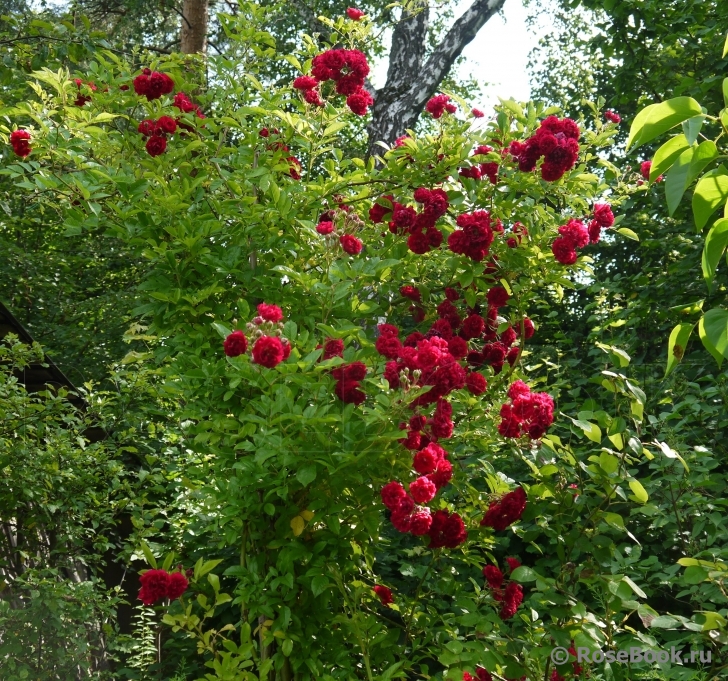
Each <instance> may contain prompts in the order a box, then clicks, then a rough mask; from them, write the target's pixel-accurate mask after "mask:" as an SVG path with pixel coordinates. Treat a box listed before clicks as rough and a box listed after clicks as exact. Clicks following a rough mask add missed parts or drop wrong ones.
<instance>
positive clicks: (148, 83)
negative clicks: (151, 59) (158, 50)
mask: <svg viewBox="0 0 728 681" xmlns="http://www.w3.org/2000/svg"><path fill="white" fill-rule="evenodd" d="M132 84H133V85H134V92H136V93H137V94H138V95H140V96H142V95H144V96H145V97H146V98H147V99H148V100H149V101H152V100H153V99H159V98H160V97H161V96H162V95H168V94H170V93H171V92H172V90H174V81H173V80H172V79H171V78H170V77H169V76H168V75H167V74H166V73H159V72H158V71H152V70H151V69H144V70H143V71H142V72H141V74H140V75H138V76H137V77H136V78H135V79H134V80H133V81H132Z"/></svg>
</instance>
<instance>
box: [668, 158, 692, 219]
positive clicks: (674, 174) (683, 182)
mask: <svg viewBox="0 0 728 681" xmlns="http://www.w3.org/2000/svg"><path fill="white" fill-rule="evenodd" d="M694 153H695V149H693V148H692V147H688V148H687V149H685V151H683V152H682V154H680V156H678V159H677V161H675V164H674V165H673V166H672V168H670V170H669V171H668V173H667V177H666V178H665V198H666V199H667V212H668V213H669V214H670V215H672V214H673V213H674V212H675V211H676V210H677V207H678V206H679V205H680V200H681V199H682V197H683V194H684V193H685V190H686V189H687V188H688V174H689V173H690V164H691V163H692V161H693V154H694Z"/></svg>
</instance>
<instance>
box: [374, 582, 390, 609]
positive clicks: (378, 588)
mask: <svg viewBox="0 0 728 681" xmlns="http://www.w3.org/2000/svg"><path fill="white" fill-rule="evenodd" d="M374 593H375V594H377V596H379V600H380V601H381V602H382V605H384V606H389V604H390V603H394V598H392V591H391V590H390V589H388V588H387V587H386V586H382V585H381V584H375V585H374Z"/></svg>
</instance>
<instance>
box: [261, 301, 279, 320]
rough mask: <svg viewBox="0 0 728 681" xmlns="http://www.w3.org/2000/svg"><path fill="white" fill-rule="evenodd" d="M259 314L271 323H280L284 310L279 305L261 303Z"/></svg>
mask: <svg viewBox="0 0 728 681" xmlns="http://www.w3.org/2000/svg"><path fill="white" fill-rule="evenodd" d="M258 314H259V315H260V316H261V317H263V319H265V320H266V321H269V322H280V321H281V320H282V319H283V310H281V308H280V307H278V305H269V304H268V303H261V304H260V305H258Z"/></svg>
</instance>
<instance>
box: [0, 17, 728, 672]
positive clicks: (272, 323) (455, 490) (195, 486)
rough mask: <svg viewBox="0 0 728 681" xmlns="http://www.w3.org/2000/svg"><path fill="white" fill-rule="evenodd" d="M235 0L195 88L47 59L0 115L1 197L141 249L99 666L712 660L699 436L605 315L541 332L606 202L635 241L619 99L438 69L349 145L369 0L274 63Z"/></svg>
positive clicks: (715, 496) (523, 666) (430, 666)
mask: <svg viewBox="0 0 728 681" xmlns="http://www.w3.org/2000/svg"><path fill="white" fill-rule="evenodd" d="M223 26H224V27H225V30H226V32H227V35H228V38H229V39H230V40H231V42H232V44H233V45H234V50H233V54H232V55H231V56H230V57H224V58H223V57H220V58H211V59H210V61H209V64H208V68H209V69H210V73H209V81H208V84H207V86H206V87H204V88H203V87H202V83H201V80H200V71H199V69H198V65H197V64H196V63H195V61H194V59H191V58H183V57H181V56H180V57H177V56H171V57H168V58H167V57H165V58H163V59H162V58H159V59H156V60H154V61H150V62H146V63H144V64H132V63H129V62H126V61H124V60H123V59H121V58H119V57H118V56H117V55H115V54H114V53H112V52H110V51H106V50H103V49H98V50H97V51H95V52H94V53H93V55H92V57H91V58H90V59H89V61H88V63H87V64H86V65H85V70H84V72H82V73H71V72H69V71H67V70H64V69H60V70H57V71H55V70H50V69H44V70H39V71H36V72H34V74H33V76H32V83H33V89H34V92H35V97H34V98H32V99H30V100H29V101H27V102H25V103H22V104H19V105H17V106H16V107H14V110H13V111H12V126H11V127H6V129H4V130H3V132H4V134H6V135H7V137H8V141H9V142H10V143H11V144H12V146H13V147H14V150H15V153H16V154H17V156H18V158H14V159H9V161H8V163H7V164H6V167H5V168H4V169H3V171H2V172H3V174H4V176H5V177H6V178H7V179H8V180H10V181H11V182H12V186H13V190H12V191H13V192H14V193H16V194H17V195H21V196H22V197H23V201H24V202H25V203H27V204H28V205H30V206H32V207H33V208H34V209H35V210H37V211H39V212H41V213H43V214H48V215H54V216H58V218H59V220H60V221H62V224H63V227H64V229H65V233H66V234H67V236H68V238H73V239H75V240H77V241H78V243H83V242H84V240H87V239H94V238H97V237H98V235H99V234H103V235H105V237H107V238H113V239H115V240H118V241H120V242H121V243H122V244H123V248H124V249H125V250H128V252H129V253H131V254H133V257H134V258H138V259H139V261H141V262H144V263H145V264H144V266H143V267H140V268H139V270H138V271H139V272H140V277H141V281H140V282H139V287H138V288H139V291H140V292H141V295H142V296H143V301H142V302H141V304H140V306H139V307H138V308H137V309H136V311H135V314H136V315H137V316H138V317H140V318H142V319H143V320H144V324H146V325H148V326H147V327H146V328H142V327H140V326H135V327H134V328H133V330H132V331H131V332H130V333H129V334H128V336H127V338H128V340H130V341H132V342H134V343H136V345H135V346H134V349H133V350H132V351H131V352H130V353H129V355H127V357H126V358H125V360H124V362H125V364H126V365H127V369H125V372H124V373H123V374H117V376H116V378H117V380H119V381H128V380H134V376H135V371H138V376H140V377H141V378H139V382H140V383H139V384H140V385H141V386H143V387H144V388H145V390H146V391H147V392H145V393H144V397H145V398H146V400H138V401H137V403H136V404H134V405H133V406H134V410H135V414H138V415H139V416H138V417H136V418H131V419H129V422H127V421H124V420H123V418H122V417H119V419H118V422H117V423H116V429H117V430H118V431H121V432H122V433H123V437H120V438H117V441H118V442H119V443H121V442H124V446H126V447H127V449H128V448H129V447H134V445H131V444H129V442H128V441H126V440H128V439H132V440H133V442H134V443H135V445H137V446H139V449H140V450H141V449H142V444H141V443H144V442H147V444H146V445H144V454H145V456H141V455H140V456H139V457H138V458H136V459H135V460H134V461H133V463H127V465H126V468H125V469H124V472H123V473H122V472H121V471H120V472H119V473H118V475H119V476H122V475H127V474H131V473H133V474H134V477H135V485H136V487H135V490H137V491H136V492H135V495H136V496H134V500H135V503H134V504H133V507H132V509H131V510H132V512H133V523H134V527H135V530H136V531H135V533H134V534H133V535H131V537H130V539H129V546H128V547H127V550H129V549H133V550H134V552H135V555H134V557H135V558H140V557H142V556H144V558H145V560H146V561H147V562H148V565H147V567H148V568H150V571H149V572H146V573H144V574H143V576H142V591H141V592H140V598H141V600H142V601H143V602H144V606H145V607H144V608H142V605H140V604H137V605H138V607H139V609H140V623H141V626H140V628H139V630H138V632H139V633H138V634H137V637H136V639H135V640H136V643H134V642H133V641H134V639H132V641H131V642H130V641H129V640H126V641H125V640H123V639H119V640H116V641H115V642H114V646H115V647H114V650H115V653H114V655H115V656H116V657H118V658H119V659H120V660H121V662H122V663H123V664H125V665H126V666H124V667H123V668H120V667H121V665H117V670H116V672H115V673H117V674H118V675H120V676H121V677H122V678H123V677H127V678H172V677H173V676H174V675H175V674H176V675H177V678H208V679H231V680H232V679H240V680H243V679H273V678H276V679H294V678H295V679H308V678H311V679H350V678H368V679H374V678H377V679H382V680H384V679H392V678H419V677H423V678H429V677H434V678H451V679H460V678H469V677H470V678H472V675H476V676H477V678H481V679H482V678H488V677H489V676H490V675H493V678H500V679H523V678H526V679H532V680H535V679H551V680H552V681H557V680H558V679H561V678H567V677H574V676H578V675H582V676H583V675H586V674H589V675H590V676H591V677H592V678H600V677H601V676H604V678H615V679H628V678H688V677H686V676H685V671H686V668H683V667H681V666H679V665H674V664H673V665H672V666H670V665H669V664H668V665H667V666H663V667H662V669H661V671H659V672H656V671H655V669H656V667H657V665H655V664H654V663H651V662H643V663H638V664H635V665H632V666H629V667H628V666H620V665H611V666H610V665H608V664H607V665H605V664H604V663H599V664H595V665H593V666H592V665H586V664H581V665H578V664H577V663H576V661H575V660H576V658H574V657H573V656H572V657H571V658H568V659H566V660H564V661H563V662H564V663H563V664H559V665H554V663H553V662H552V660H551V659H550V653H551V651H552V649H553V648H554V646H561V647H564V648H566V649H569V648H572V649H574V648H589V649H590V650H597V649H605V650H606V649H608V648H628V647H630V646H640V647H645V648H647V649H650V650H656V649H659V648H660V647H664V646H667V647H669V646H670V645H674V646H677V647H679V648H683V647H685V646H690V645H693V646H700V647H704V648H705V649H711V652H712V654H713V657H712V668H711V669H712V671H711V674H712V673H717V670H718V668H719V667H720V665H721V664H724V662H723V661H722V660H721V658H720V653H719V647H720V645H721V644H722V643H723V638H724V636H725V635H724V633H723V627H724V623H725V621H724V619H723V614H722V613H720V612H718V611H717V610H716V606H715V605H714V602H715V600H716V599H717V598H719V597H720V598H721V599H722V596H719V594H720V593H721V592H720V589H721V579H720V576H721V574H722V569H723V564H722V563H719V562H716V561H718V559H719V558H721V557H722V553H721V552H723V551H724V549H723V547H722V545H723V544H724V541H723V535H724V528H723V524H722V519H721V515H720V513H719V512H718V511H717V508H718V507H719V506H720V504H721V503H722V502H721V501H720V499H721V498H722V491H723V488H724V485H723V483H722V482H719V481H717V480H716V478H715V476H712V475H711V471H713V470H714V469H715V468H716V467H717V466H718V465H719V462H718V461H717V460H716V459H714V458H712V457H711V455H710V453H709V452H708V451H706V450H705V449H704V448H703V449H695V448H687V447H685V448H681V449H680V450H679V451H678V450H676V449H673V447H672V446H671V443H670V442H669V441H666V440H668V438H666V437H664V436H663V432H662V429H661V428H660V426H659V423H658V421H657V419H655V418H654V417H653V416H651V415H649V414H646V413H645V404H646V403H647V396H646V395H645V393H644V392H643V391H642V390H641V389H640V387H639V382H638V381H637V380H635V378H634V377H633V376H631V374H630V372H629V367H630V357H629V355H628V354H627V353H626V352H625V351H624V350H623V349H620V348H619V347H615V346H613V345H610V344H608V343H606V342H603V343H600V344H598V345H595V346H594V348H593V349H594V351H595V352H598V353H600V356H601V357H602V358H603V359H602V370H601V371H598V372H595V375H594V376H584V375H583V374H579V373H578V371H577V370H576V369H575V368H574V367H568V368H565V367H559V366H558V365H557V363H555V362H553V361H550V359H549V357H550V349H549V347H548V346H546V345H545V344H546V342H548V344H549V345H551V344H553V343H554V342H555V343H556V344H557V347H558V340H559V339H558V338H553V339H552V338H549V339H546V338H544V336H543V332H542V329H543V328H544V327H546V326H547V319H548V314H549V313H550V309H549V301H550V300H553V299H561V298H562V297H563V296H564V290H565V289H571V288H573V287H574V286H575V284H574V282H575V281H579V280H580V279H581V280H585V279H588V278H589V277H590V276H591V268H590V263H591V258H590V256H589V253H590V249H591V248H592V247H593V246H592V245H593V244H595V243H597V242H599V241H600V238H601V237H602V235H603V234H604V231H603V230H605V229H611V228H612V227H614V229H611V231H610V232H608V233H609V234H613V235H614V236H613V237H612V236H610V237H609V239H610V241H611V240H621V239H622V238H624V237H629V238H633V237H635V234H634V232H632V231H631V230H629V229H625V228H622V227H619V226H618V225H619V223H620V221H621V219H622V216H621V215H619V212H620V211H619V210H618V208H619V202H620V201H622V196H623V195H624V196H631V195H633V194H634V193H635V192H637V191H643V189H638V185H637V181H638V179H639V177H638V175H637V174H633V175H631V176H627V177H625V178H620V179H621V180H623V181H620V182H619V183H617V181H616V176H615V173H614V171H613V166H611V164H610V163H609V162H607V161H604V160H603V159H602V158H601V157H600V155H599V154H600V152H601V151H603V150H604V149H605V148H607V147H608V146H609V145H610V144H611V142H612V140H613V138H614V136H615V135H616V133H617V122H615V121H614V117H613V116H610V117H609V118H610V121H609V122H606V123H604V122H603V121H602V113H601V112H599V111H597V110H596V108H595V110H594V112H595V114H596V115H595V116H594V119H593V120H581V121H578V122H577V121H573V120H571V119H569V118H567V117H565V116H564V115H563V113H562V112H560V111H558V110H557V109H544V108H543V107H540V106H537V105H534V104H529V105H527V106H525V107H523V106H521V105H519V104H517V103H515V102H513V101H508V102H504V103H503V105H502V106H500V107H498V109H497V111H496V115H495V116H494V118H493V119H492V120H488V119H486V118H484V117H482V116H480V115H478V114H479V113H480V112H473V113H468V112H469V108H468V107H466V105H465V102H463V101H461V100H459V99H458V98H457V97H454V96H450V97H449V98H448V96H447V95H441V96H438V97H436V98H435V101H434V102H433V103H432V104H431V105H430V106H428V108H427V110H428V112H429V113H430V115H431V119H428V123H427V127H428V130H429V132H428V133H427V134H419V135H418V134H415V133H414V132H411V133H410V134H408V135H406V136H404V137H402V138H400V139H399V140H398V141H397V144H396V145H395V146H394V147H393V148H391V149H385V150H383V152H382V157H381V158H379V159H375V158H369V159H361V158H357V157H353V156H351V155H349V154H347V153H345V150H344V149H342V148H340V146H339V145H340V137H339V135H340V133H342V132H344V131H345V130H346V128H347V126H349V125H350V122H351V120H352V117H351V114H352V113H353V114H355V115H362V114H363V113H364V111H365V109H366V103H365V102H363V101H361V97H363V95H362V93H361V91H360V88H361V82H360V81H361V80H362V78H363V75H366V74H364V71H365V69H364V66H363V65H362V63H361V59H362V58H363V55H361V53H359V52H357V51H356V50H357V45H356V43H355V37H356V38H358V39H361V38H362V37H365V35H366V34H365V30H366V29H365V24H361V23H360V24H357V25H356V29H354V28H353V26H354V25H353V24H351V23H348V22H346V21H344V20H343V19H342V20H341V21H339V22H338V23H337V24H336V25H335V27H336V30H337V31H338V32H339V38H340V41H341V43H342V44H343V45H344V46H345V48H341V49H340V50H337V51H336V52H332V51H328V52H325V53H324V54H325V55H326V56H325V57H321V56H319V55H320V54H321V51H320V50H319V49H318V48H317V47H316V46H314V45H313V43H306V52H305V53H303V54H300V55H298V57H294V56H288V57H287V59H288V61H289V63H290V64H292V65H293V66H294V67H296V68H297V69H298V70H299V71H300V76H299V78H298V79H297V85H295V86H294V84H293V83H292V84H291V87H284V88H275V87H271V86H270V85H265V86H264V85H262V84H261V82H260V78H261V77H262V76H261V74H263V73H264V72H265V70H266V67H267V64H268V63H269V61H270V60H273V59H276V58H277V55H276V54H275V50H274V47H273V41H272V39H271V36H270V35H269V34H267V33H266V32H265V31H263V30H262V28H260V16H259V14H258V11H257V10H256V9H255V8H254V7H252V6H251V7H247V8H246V10H245V14H244V15H241V16H239V17H238V18H237V19H233V18H227V19H225V20H224V21H223ZM344 53H345V54H344ZM337 64H338V67H337ZM145 69H146V70H145ZM305 78H310V80H301V79H305ZM347 78H348V79H349V80H344V79H347ZM327 81H333V82H332V83H330V82H327ZM342 82H343V84H342ZM304 85H305V87H303V86H304ZM310 93H313V95H312V94H310ZM314 95H315V96H314ZM341 96H346V97H347V99H346V100H343V99H342V98H341ZM356 97H359V98H360V99H356ZM352 98H355V99H352ZM344 101H345V102H346V105H347V106H346V107H344V106H343V105H344ZM18 130H25V131H27V134H18V132H17V131H18ZM13 136H14V137H13ZM610 183H611V184H612V185H614V189H615V190H616V193H614V194H613V195H612V196H611V197H610V200H611V203H612V206H611V208H610V207H609V205H608V204H607V203H606V202H605V196H607V195H608V192H609V189H610ZM613 211H614V213H617V214H618V216H617V218H616V219H615V217H614V214H613ZM144 345H146V347H144ZM554 359H558V358H554ZM128 365H130V366H132V367H135V370H134V371H130V370H129V368H128ZM150 374H151V377H150ZM529 386H530V387H529ZM582 390H583V392H580V391H582ZM155 391H156V392H155ZM129 392H130V391H129V390H128V389H126V390H125V391H123V394H124V395H126V397H125V398H124V399H125V400H129V399H131V398H132V395H129ZM584 393H586V395H587V399H584V400H583V399H582V398H581V397H582V395H583V394H584ZM26 399H27V398H26ZM144 402H146V403H144ZM119 404H120V405H126V404H127V402H125V401H124V400H123V399H122V400H120V402H119ZM125 417H126V416H125ZM158 430H161V431H163V432H164V433H165V435H164V438H165V443H164V444H158V443H157V442H158V441H157V437H158V436H157V433H158ZM145 431H146V432H145ZM66 436H67V437H69V438H70V437H71V435H70V434H67V435H64V437H66ZM150 442H151V444H149V443H150ZM696 444H697V443H696ZM673 446H674V443H673ZM82 449H83V448H82ZM129 451H131V450H129ZM26 456H30V455H28V454H26ZM111 461H112V462H113V459H112V460H111ZM78 465H80V466H83V465H84V464H83V463H79V464H78ZM109 465H112V463H110V464H109ZM3 470H7V468H6V464H5V463H4V464H3ZM9 479H10V478H9V477H6V478H5V480H6V481H7V480H9ZM5 484H6V485H8V483H7V482H6V483H5ZM104 484H105V485H106V486H107V487H106V488H105V489H108V488H113V485H114V482H113V480H112V481H108V480H106V479H105V478H104ZM7 488H8V490H9V496H11V497H12V499H13V500H15V499H16V496H17V492H13V490H12V488H11V487H10V486H9V485H8V487H7ZM104 503H105V504H107V505H108V504H109V503H110V502H108V501H106V502H104ZM12 512H14V511H11V513H12ZM691 514H693V515H692V516H691ZM9 517H14V516H9ZM696 518H697V519H696ZM79 522H80V523H81V524H83V520H80V521H79ZM713 547H715V548H713ZM701 551H702V552H705V553H704V554H703V555H702V556H701V560H703V561H704V562H700V561H699V560H695V558H694V557H695V556H698V555H700V552H701ZM708 554H710V555H711V560H707V559H706V556H708ZM686 558H687V559H688V562H685V559H686ZM678 559H681V560H682V561H683V565H689V567H688V571H687V572H685V573H684V574H682V573H680V572H679V566H678V565H677V561H678ZM691 561H693V562H691ZM158 563H159V564H158ZM178 566H179V567H178ZM3 569H5V568H3ZM183 571H184V574H183ZM705 578H708V580H707V581H705ZM188 580H189V583H187V582H188ZM183 582H184V583H183ZM86 587H87V588H88V589H89V590H93V585H92V584H89V583H87V584H86V586H85V588H86ZM9 588H10V589H11V591H12V593H13V594H16V593H19V591H20V590H22V588H24V587H23V585H22V583H21V582H20V581H15V582H13V584H11V585H10V587H9ZM93 592H94V593H95V594H96V595H95V596H94V598H96V599H98V600H97V601H96V602H98V603H103V598H102V596H101V595H100V591H99V589H95V590H93ZM8 602H10V601H8ZM89 602H93V601H89ZM11 611H12V609H11ZM667 613H670V614H669V615H668V614H667ZM69 617H70V618H71V619H72V620H73V621H74V622H76V623H77V625H78V626H80V623H81V622H83V620H84V619H85V614H84V613H81V612H78V613H76V614H74V615H72V616H69ZM95 621H102V620H101V619H98V618H97V619H96V620H95ZM3 643H5V641H4V640H3ZM196 653H199V657H198V656H197V655H196ZM38 655H39V656H40V655H41V651H40V649H38ZM84 658H86V659H88V658H87V656H86V654H85V652H84V651H79V652H78V653H76V655H75V660H76V661H77V662H76V664H77V665H81V666H82V665H83V662H81V660H83V659H84ZM203 665H204V666H203ZM696 666H697V665H692V666H691V667H690V670H691V671H689V673H700V672H695V668H696ZM705 666H706V668H708V667H710V665H705ZM88 668H90V666H89V667H87V669H88ZM13 673H16V672H13ZM83 673H87V672H86V669H84V672H83ZM92 673H97V672H88V675H91V674H92ZM98 673H101V672H98ZM658 674H660V675H661V676H656V675H658ZM8 678H12V677H8ZM18 678H22V676H18ZM48 678H53V677H52V676H49V677H48Z"/></svg>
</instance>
